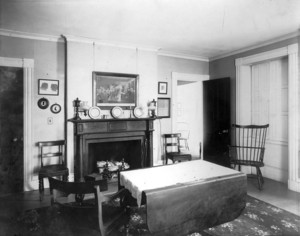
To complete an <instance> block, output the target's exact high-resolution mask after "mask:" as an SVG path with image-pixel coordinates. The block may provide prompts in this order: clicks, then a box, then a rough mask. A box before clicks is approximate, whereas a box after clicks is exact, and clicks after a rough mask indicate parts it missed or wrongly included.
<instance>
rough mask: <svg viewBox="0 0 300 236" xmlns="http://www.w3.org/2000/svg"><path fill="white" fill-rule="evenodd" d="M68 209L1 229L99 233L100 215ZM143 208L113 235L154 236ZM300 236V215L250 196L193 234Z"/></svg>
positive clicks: (32, 214)
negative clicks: (227, 217) (231, 213)
mask: <svg viewBox="0 0 300 236" xmlns="http://www.w3.org/2000/svg"><path fill="white" fill-rule="evenodd" d="M70 210H71V211H69V212H68V211H65V210H63V211H62V209H60V208H59V207H57V206H53V207H44V208H39V209H35V210H30V211H26V212H24V213H23V214H21V215H20V216H19V217H17V218H15V219H11V220H10V221H9V222H8V223H7V224H6V227H4V228H3V227H2V229H0V234H1V235H15V236H23V235H32V236H35V235H43V236H47V235H67V236H75V235H76V236H77V235H92V236H93V235H99V230H98V222H97V214H96V212H93V213H91V211H90V210H89V211H87V209H80V210H79V211H78V210H75V211H74V209H70ZM144 219H145V216H144V215H143V211H141V210H139V211H132V212H131V214H130V220H129V228H127V229H125V227H124V225H123V224H120V225H119V226H118V227H116V229H115V230H114V231H113V232H111V234H110V235H126V232H127V233H129V234H127V235H150V233H149V231H148V229H147V226H146V222H145V220H144ZM216 235H218V236H228V235H233V236H234V235H238V236H241V235H245V236H246V235H249V236H250V235H251V236H253V235H284V236H285V235H297V236H298V235H300V217H299V216H297V215H294V214H292V213H290V212H287V211H285V210H282V209H279V208H277V207H275V206H273V205H270V204H268V203H266V202H263V201H260V200H258V199H256V198H253V197H251V196H247V204H246V208H245V210H244V211H243V212H242V214H241V215H240V216H239V217H238V218H237V219H235V220H233V221H231V222H228V223H225V224H222V225H219V226H216V227H213V228H209V229H206V230H204V231H200V232H191V233H190V234H189V236H216Z"/></svg>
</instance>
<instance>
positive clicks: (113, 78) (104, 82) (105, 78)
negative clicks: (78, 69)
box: [92, 71, 139, 110]
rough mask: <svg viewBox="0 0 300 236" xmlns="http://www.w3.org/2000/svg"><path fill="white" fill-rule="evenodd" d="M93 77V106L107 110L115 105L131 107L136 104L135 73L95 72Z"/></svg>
mask: <svg viewBox="0 0 300 236" xmlns="http://www.w3.org/2000/svg"><path fill="white" fill-rule="evenodd" d="M92 77H93V106H98V107H100V108H101V109H104V110H109V109H111V108H113V107H115V106H118V107H121V108H122V109H130V108H131V109H132V108H134V107H136V106H137V104H138V101H137V99H138V82H139V76H138V75H137V74H124V73H111V72H96V71H94V72H93V74H92Z"/></svg>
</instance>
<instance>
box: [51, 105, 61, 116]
mask: <svg viewBox="0 0 300 236" xmlns="http://www.w3.org/2000/svg"><path fill="white" fill-rule="evenodd" d="M50 110H51V111H52V113H54V114H57V113H59V112H60V111H61V106H60V105H59V104H57V103H55V104H53V105H52V106H51V107H50Z"/></svg>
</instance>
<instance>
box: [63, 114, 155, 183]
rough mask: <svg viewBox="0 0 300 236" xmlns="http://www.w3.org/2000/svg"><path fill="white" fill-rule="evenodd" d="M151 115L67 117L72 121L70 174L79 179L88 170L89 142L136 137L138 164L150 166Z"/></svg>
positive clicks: (151, 163)
mask: <svg viewBox="0 0 300 236" xmlns="http://www.w3.org/2000/svg"><path fill="white" fill-rule="evenodd" d="M153 120H154V119H153V118H138V119H134V118H129V119H82V120H75V119H70V120H68V121H69V122H72V123H73V124H74V154H75V161H74V172H75V173H74V174H75V180H76V181H83V179H84V176H85V175H87V174H90V172H91V165H92V164H91V160H90V157H89V145H90V144H94V143H103V142H113V141H129V140H140V143H141V154H140V155H141V157H140V167H141V168H144V167H151V166H153V137H152V133H153Z"/></svg>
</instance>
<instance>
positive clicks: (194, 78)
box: [171, 72, 209, 158]
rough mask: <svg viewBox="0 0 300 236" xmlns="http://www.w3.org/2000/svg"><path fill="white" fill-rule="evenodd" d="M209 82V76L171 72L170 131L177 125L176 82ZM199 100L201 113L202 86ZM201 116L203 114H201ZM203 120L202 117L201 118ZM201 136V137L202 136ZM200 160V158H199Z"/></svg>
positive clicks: (173, 130)
mask: <svg viewBox="0 0 300 236" xmlns="http://www.w3.org/2000/svg"><path fill="white" fill-rule="evenodd" d="M205 80H209V75H201V74H187V73H179V72H172V88H171V97H172V101H171V104H172V105H171V106H172V108H171V131H172V133H173V132H176V123H177V105H176V104H177V84H178V81H187V82H198V83H201V85H202V82H203V81H205ZM201 89H202V90H201V91H199V93H200V98H201V99H202V101H201V102H200V103H201V104H202V108H201V110H202V111H203V86H201ZM202 114H203V112H202ZM202 120H203V116H202ZM200 123H201V124H200V126H201V130H203V122H200ZM202 136H203V135H202ZM201 140H203V137H201ZM200 158H202V156H201V157H200Z"/></svg>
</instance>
